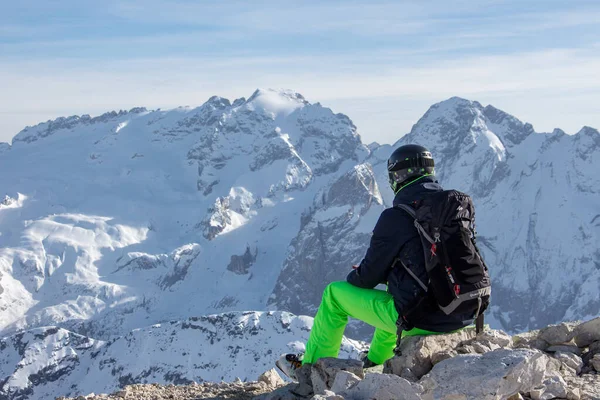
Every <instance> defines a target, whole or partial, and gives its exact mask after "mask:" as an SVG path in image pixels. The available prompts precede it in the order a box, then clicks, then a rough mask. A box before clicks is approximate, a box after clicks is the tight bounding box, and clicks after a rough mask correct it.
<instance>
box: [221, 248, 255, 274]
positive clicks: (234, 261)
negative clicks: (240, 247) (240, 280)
mask: <svg viewBox="0 0 600 400" xmlns="http://www.w3.org/2000/svg"><path fill="white" fill-rule="evenodd" d="M255 261H256V251H255V252H254V254H252V252H251V251H250V247H246V251H245V252H244V254H242V255H241V256H238V255H236V254H234V255H232V256H231V261H230V262H229V265H227V269H228V270H229V271H231V272H233V273H235V274H238V275H245V274H247V273H248V272H249V271H250V267H251V266H252V264H254V262H255Z"/></svg>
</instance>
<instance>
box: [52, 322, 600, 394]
mask: <svg viewBox="0 0 600 400" xmlns="http://www.w3.org/2000/svg"><path fill="white" fill-rule="evenodd" d="M299 374H300V377H301V378H300V383H298V384H287V385H286V384H285V383H284V381H283V380H281V378H280V377H279V375H278V374H277V372H276V371H275V370H270V371H267V372H265V373H264V374H263V375H261V376H260V378H259V380H258V381H257V382H234V383H202V384H193V385H187V386H173V385H171V386H160V385H132V386H126V387H125V388H124V389H123V390H121V391H120V392H117V393H114V394H111V395H88V396H79V397H77V398H76V399H66V398H62V399H60V400H100V399H125V400H142V399H143V400H162V399H182V400H187V399H189V400H192V399H194V400H196V399H253V398H256V399H260V400H296V399H312V400H342V399H353V400H359V399H377V400H396V399H424V400H425V399H427V400H429V399H446V400H459V399H460V400H462V399H465V400H466V399H478V400H479V399H482V400H488V399H489V400H492V399H510V400H518V399H531V400H547V399H567V400H587V399H596V400H600V318H596V319H593V320H591V321H587V322H584V323H580V324H576V323H562V324H559V325H553V326H549V327H547V328H544V329H542V330H539V331H534V332H529V333H525V334H520V335H516V336H514V337H511V336H509V335H507V334H506V333H504V332H502V331H497V330H486V331H485V332H483V333H481V334H479V335H475V332H474V330H472V329H465V330H463V331H461V332H457V333H453V334H448V335H439V336H427V337H412V338H406V339H405V340H404V341H403V344H402V355H401V356H399V357H394V358H393V359H391V360H388V361H387V362H386V363H385V365H383V366H379V367H375V368H372V369H366V370H363V368H362V364H361V362H360V361H357V360H342V359H322V360H319V361H318V362H317V363H315V364H314V365H312V366H304V367H303V368H302V370H301V371H300V373H299Z"/></svg>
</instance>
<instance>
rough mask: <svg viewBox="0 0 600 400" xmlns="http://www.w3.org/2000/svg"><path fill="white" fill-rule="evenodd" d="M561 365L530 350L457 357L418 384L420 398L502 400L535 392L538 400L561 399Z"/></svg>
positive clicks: (563, 394) (441, 365)
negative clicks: (421, 387) (420, 390)
mask: <svg viewBox="0 0 600 400" xmlns="http://www.w3.org/2000/svg"><path fill="white" fill-rule="evenodd" d="M560 368H561V363H560V362H559V361H558V360H555V359H553V358H551V357H549V356H547V355H546V354H543V353H541V352H539V351H536V350H531V349H500V350H494V351H492V352H489V353H486V354H483V355H479V354H467V355H458V356H456V357H454V358H451V359H447V360H444V361H442V362H440V363H438V364H436V365H435V366H434V367H433V369H432V370H431V372H430V373H429V374H427V375H426V376H425V377H423V379H422V380H421V381H420V383H421V385H423V389H424V392H423V395H422V397H423V398H426V399H430V398H435V399H471V398H473V399H482V400H492V399H494V400H495V399H505V398H508V397H510V396H513V395H516V394H517V393H530V392H531V391H532V390H534V391H536V396H537V397H538V398H540V399H548V398H552V397H563V398H564V397H565V396H566V393H567V384H566V383H565V381H564V379H563V378H562V377H561V375H560Z"/></svg>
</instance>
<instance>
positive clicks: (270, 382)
mask: <svg viewBox="0 0 600 400" xmlns="http://www.w3.org/2000/svg"><path fill="white" fill-rule="evenodd" d="M258 382H264V383H265V384H267V386H268V387H270V388H276V387H278V386H281V385H283V384H284V383H285V382H284V381H283V379H281V376H279V374H278V373H277V371H276V370H275V368H271V369H270V370H268V371H266V372H264V373H263V374H261V375H260V376H259V377H258Z"/></svg>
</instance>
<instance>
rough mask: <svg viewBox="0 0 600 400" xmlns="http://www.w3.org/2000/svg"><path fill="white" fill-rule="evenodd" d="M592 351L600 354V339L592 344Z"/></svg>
mask: <svg viewBox="0 0 600 400" xmlns="http://www.w3.org/2000/svg"><path fill="white" fill-rule="evenodd" d="M590 353H592V354H600V341H596V342H594V343H592V344H590Z"/></svg>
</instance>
